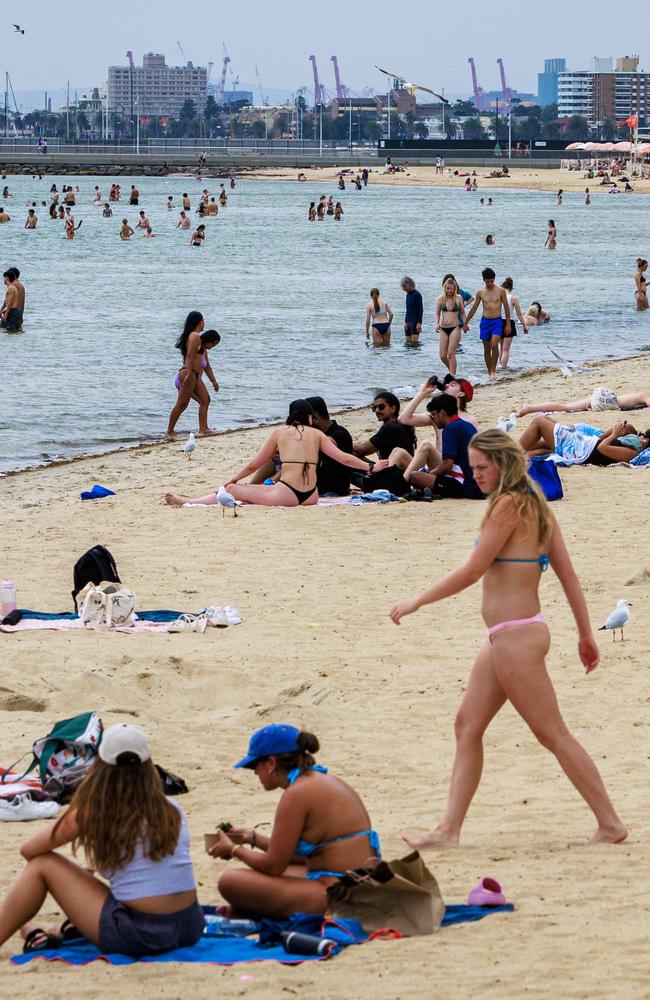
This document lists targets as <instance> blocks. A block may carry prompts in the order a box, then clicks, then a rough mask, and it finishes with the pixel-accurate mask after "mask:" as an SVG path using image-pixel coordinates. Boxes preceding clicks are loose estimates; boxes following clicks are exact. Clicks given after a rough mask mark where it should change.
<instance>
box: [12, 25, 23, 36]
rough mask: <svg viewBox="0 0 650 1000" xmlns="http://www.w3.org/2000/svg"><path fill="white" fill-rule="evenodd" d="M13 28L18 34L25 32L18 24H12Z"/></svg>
mask: <svg viewBox="0 0 650 1000" xmlns="http://www.w3.org/2000/svg"><path fill="white" fill-rule="evenodd" d="M14 28H15V29H16V31H17V32H18V34H19V35H24V34H25V29H24V28H21V27H20V25H19V24H14Z"/></svg>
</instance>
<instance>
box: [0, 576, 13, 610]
mask: <svg viewBox="0 0 650 1000" xmlns="http://www.w3.org/2000/svg"><path fill="white" fill-rule="evenodd" d="M15 610H16V587H15V584H14V582H13V580H2V581H1V582H0V614H1V615H2V617H3V618H6V617H7V615H10V614H11V612H12V611H15Z"/></svg>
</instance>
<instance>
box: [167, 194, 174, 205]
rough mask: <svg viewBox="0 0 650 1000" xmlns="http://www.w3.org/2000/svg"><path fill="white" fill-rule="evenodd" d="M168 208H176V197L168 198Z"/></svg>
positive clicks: (169, 196)
mask: <svg viewBox="0 0 650 1000" xmlns="http://www.w3.org/2000/svg"><path fill="white" fill-rule="evenodd" d="M167 208H174V196H173V195H171V194H170V195H168V197H167Z"/></svg>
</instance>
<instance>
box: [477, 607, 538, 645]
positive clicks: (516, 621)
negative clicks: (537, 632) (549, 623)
mask: <svg viewBox="0 0 650 1000" xmlns="http://www.w3.org/2000/svg"><path fill="white" fill-rule="evenodd" d="M520 625H546V618H545V617H544V615H543V614H542V613H541V612H540V613H539V614H537V615H533V617H532V618H513V619H512V621H509V622H498V624H496V625H492V626H491V627H490V628H489V629H488V630H487V634H488V639H491V638H492V636H493V635H496V633H497V632H504V631H505V630H506V629H508V628H518V627H519V626H520Z"/></svg>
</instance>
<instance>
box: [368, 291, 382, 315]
mask: <svg viewBox="0 0 650 1000" xmlns="http://www.w3.org/2000/svg"><path fill="white" fill-rule="evenodd" d="M370 298H371V299H372V302H373V305H374V307H375V312H376V313H378V312H380V308H381V307H380V305H379V289H378V288H371V289H370Z"/></svg>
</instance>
